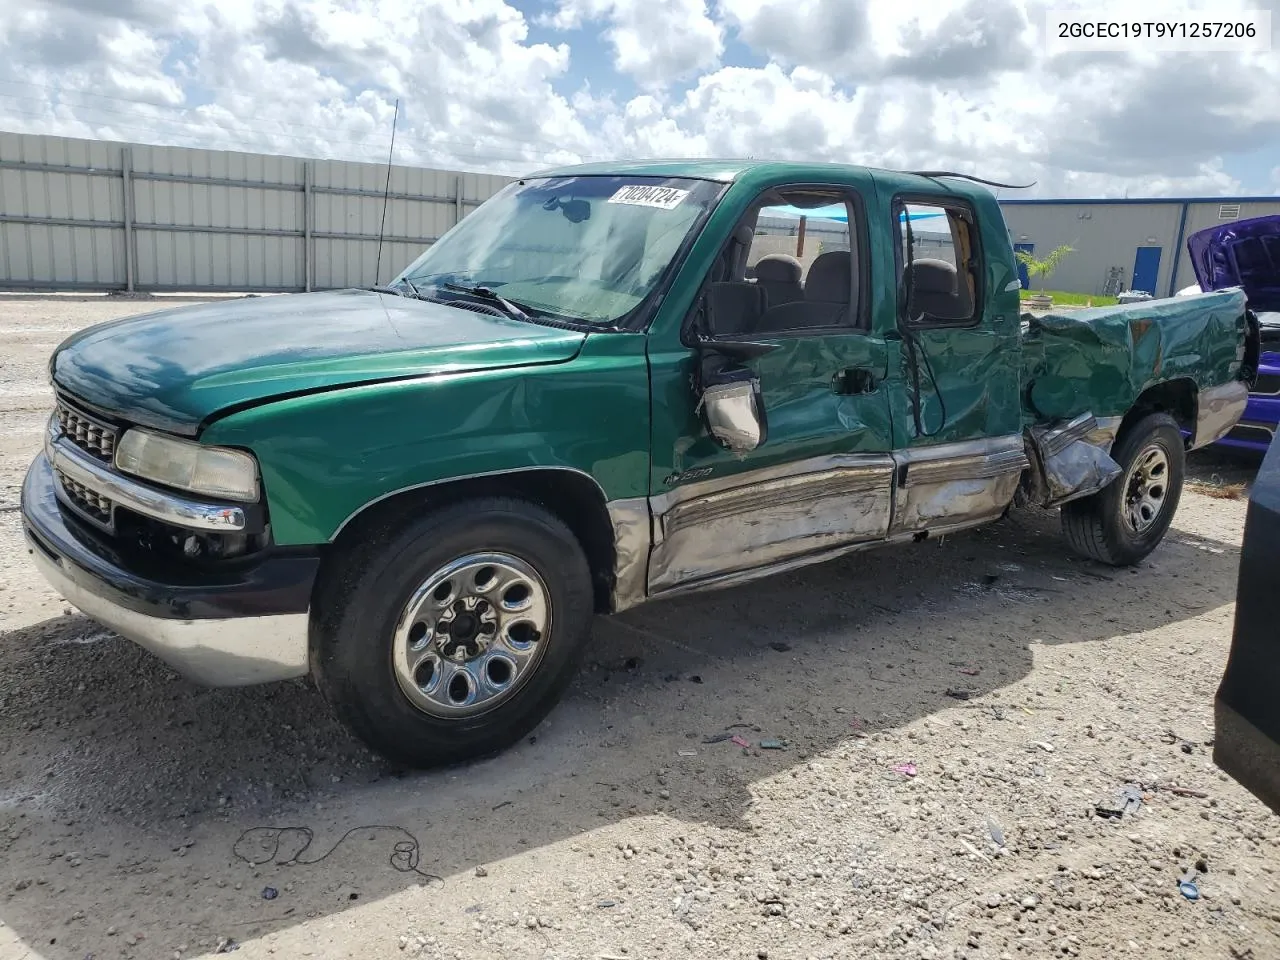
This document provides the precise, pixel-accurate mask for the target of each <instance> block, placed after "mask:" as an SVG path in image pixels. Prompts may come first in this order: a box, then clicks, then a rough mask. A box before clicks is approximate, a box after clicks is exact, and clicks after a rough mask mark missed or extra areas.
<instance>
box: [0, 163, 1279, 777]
mask: <svg viewBox="0 0 1280 960" xmlns="http://www.w3.org/2000/svg"><path fill="white" fill-rule="evenodd" d="M797 211H799V212H800V214H801V215H802V216H805V218H806V221H807V220H808V214H807V213H806V211H808V212H814V213H815V215H817V214H818V213H820V214H821V215H822V216H823V217H826V218H827V219H828V220H831V221H833V222H834V221H842V222H843V223H845V224H847V236H845V237H843V238H842V239H840V240H838V241H836V242H830V237H831V236H832V234H831V231H830V230H828V231H827V232H826V234H825V236H826V237H827V238H828V241H820V240H819V239H817V236H818V235H817V234H816V233H811V234H810V237H809V242H808V244H807V249H806V248H805V244H804V241H803V240H802V239H801V235H802V234H803V228H801V229H800V230H799V232H798V234H797V235H796V236H792V237H789V238H788V237H786V236H782V237H780V236H779V234H778V231H777V230H773V231H772V232H770V231H769V230H766V229H764V228H763V227H762V224H766V223H776V222H777V221H776V219H775V218H776V217H781V216H785V215H791V216H793V217H794V216H795V214H796V212H797ZM793 222H795V223H796V224H797V226H799V220H794V221H793ZM784 234H785V231H784ZM782 248H785V249H782ZM1018 289H1019V283H1018V276H1017V272H1016V266H1015V261H1014V256H1013V251H1012V248H1011V244H1010V238H1009V234H1008V230H1007V228H1006V227H1005V224H1004V220H1003V218H1002V216H1001V213H1000V208H999V206H998V205H997V203H996V201H995V199H994V197H993V195H992V194H991V193H990V191H988V190H986V189H985V188H983V187H982V186H981V185H980V184H978V183H975V182H974V181H973V179H972V178H966V177H962V176H959V175H956V174H947V173H941V172H925V173H901V172H891V171H884V170H876V169H867V168H863V167H854V166H840V165H823V164H801V163H765V162H715V161H665V162H664V161H649V162H627V163H622V162H618V163H610V164H600V165H588V166H578V167H572V168H567V169H560V170H553V171H549V172H545V173H541V174H538V175H537V176H532V177H529V178H526V179H523V180H519V181H516V182H513V183H511V184H509V185H508V186H507V187H505V188H504V189H503V190H502V191H501V192H500V193H498V194H497V195H496V196H494V197H493V198H492V199H490V200H489V201H487V202H486V203H485V204H483V205H482V206H481V207H480V208H479V209H477V210H476V211H475V212H474V213H472V214H471V215H469V216H468V217H466V218H465V219H464V220H462V221H461V222H460V223H459V224H458V225H457V226H455V227H454V228H453V229H451V230H450V231H449V232H448V233H447V234H446V235H445V236H443V237H441V238H440V239H439V240H438V241H436V242H435V243H434V244H432V245H431V246H430V247H429V248H428V249H427V250H426V251H425V252H424V253H423V254H422V255H421V256H420V257H419V258H418V259H417V260H415V261H414V262H413V263H412V264H410V265H409V266H408V267H407V268H405V270H404V271H403V272H402V273H401V274H400V275H399V277H397V278H396V280H394V281H393V282H392V283H391V284H390V285H388V286H387V287H380V288H375V289H351V290H340V291H328V292H320V293H310V294H289V295H283V296H276V297H265V298H250V299H241V300H235V301H228V302H221V303H210V304H203V305H196V306H187V307H181V308H178V309H171V310H165V311H162V312H158V313H153V314H150V315H146V316H137V317H130V318H127V319H122V320H118V321H114V322H110V323H106V324H102V325H99V326H95V327H91V328H88V329H86V330H83V331H81V332H79V333H77V334H75V335H74V336H72V337H70V338H68V339H67V340H66V342H64V343H63V344H61V345H60V346H59V347H58V348H57V350H56V351H55V353H54V354H53V357H52V359H51V361H50V366H49V374H50V379H51V382H52V385H53V388H54V391H55V394H56V409H55V411H54V413H53V415H52V417H51V419H50V420H49V425H48V431H47V437H46V440H45V444H44V450H43V452H42V453H40V454H39V455H38V456H37V457H36V459H35V461H34V463H33V464H32V466H31V468H30V471H29V473H28V475H27V478H26V481H25V484H24V487H23V493H22V516H23V521H24V527H25V530H26V533H27V536H28V542H29V547H30V553H31V556H32V557H33V559H34V561H35V562H36V564H37V565H38V566H39V568H40V569H41V571H42V572H43V574H44V575H45V576H46V577H47V579H48V580H49V582H50V583H51V584H53V586H54V587H55V588H56V589H57V590H58V591H59V592H60V593H61V594H62V595H63V596H64V597H65V598H66V599H67V600H68V601H70V602H71V603H73V604H74V605H75V606H77V607H78V608H79V609H80V610H82V611H83V612H84V613H85V614H86V615H88V616H89V617H91V618H93V619H95V620H97V621H99V622H101V623H102V624H104V625H105V626H107V627H109V628H111V629H113V630H115V631H117V632H118V633H119V634H121V635H122V636H125V637H128V638H130V639H132V640H134V641H135V642H137V643H139V644H141V645H143V646H144V647H146V648H147V649H149V650H151V651H153V652H154V653H155V654H157V655H158V656H160V657H161V658H163V659H164V660H166V661H167V662H168V663H170V664H171V665H172V666H173V667H174V668H176V669H177V670H178V671H180V672H181V673H183V674H184V675H186V676H188V677H190V678H192V679H193V680H196V681H199V682H202V683H206V684H214V685H235V684H249V683H258V682H265V681H273V680H280V679H286V678H296V677H302V676H307V675H310V676H311V677H312V678H314V680H315V682H316V684H317V685H318V687H319V688H320V690H321V691H322V693H323V695H324V696H325V697H326V698H327V700H328V701H329V703H330V704H331V705H332V706H333V708H334V709H335V711H336V712H337V713H338V715H339V716H340V717H341V718H342V720H343V721H344V722H345V723H346V724H347V725H348V726H349V728H350V729H351V730H352V731H354V733H355V734H357V735H358V736H359V737H361V738H362V739H363V740H364V741H365V742H366V743H367V744H369V745H370V746H371V747H372V748H373V749H375V750H376V751H378V752H379V753H381V754H383V755H384V756H386V757H388V758H389V759H392V760H394V761H396V762H398V763H402V764H407V765H413V766H426V765H433V764H437V763H447V762H456V761H460V760H465V759H468V758H472V757H476V756H480V755H484V754H489V753H493V752H495V751H498V750H501V749H503V748H504V747H506V746H507V745H509V744H511V743H512V742H514V741H515V740H517V739H518V738H520V737H522V736H524V735H525V734H527V733H528V732H529V731H530V730H531V729H533V728H534V727H535V726H536V725H537V724H538V723H539V722H540V721H541V720H542V718H543V717H544V716H545V715H546V714H547V713H548V712H549V711H550V710H551V709H552V707H553V706H554V705H555V704H556V702H557V700H558V698H559V697H560V696H561V695H562V693H563V691H564V690H565V688H566V685H567V684H568V683H569V681H570V680H571V678H572V676H573V674H574V671H575V670H576V667H577V664H578V661H579V658H580V656H581V655H582V653H583V648H584V646H585V644H586V643H587V642H588V638H589V635H590V632H591V623H592V618H593V616H594V615H596V614H610V613H616V612H618V611H622V610H626V609H628V608H630V607H634V606H635V605H637V604H640V603H643V602H646V601H649V600H656V599H659V598H662V597H670V596H676V595H681V594H686V593H688V592H690V591H696V590H703V589H708V588H713V587H720V586H725V585H730V584H739V583H743V582H745V581H748V580H750V579H752V578H755V577H760V576H764V575H767V574H770V573H773V572H776V571H781V570H787V569H793V568H795V567H798V566H801V565H803V564H808V563H813V562H816V561H821V560H824V559H827V558H830V557H834V556H837V555H839V554H842V553H846V552H848V551H852V550H860V549H865V548H868V547H872V546H880V545H885V544H894V543H899V542H903V541H921V540H925V539H927V538H932V537H937V536H940V535H943V534H948V533H951V532H953V531H957V530H963V529H965V528H968V527H974V526H976V525H979V524H984V523H988V522H990V521H993V520H996V519H998V518H1000V517H1001V516H1002V515H1004V514H1005V513H1006V511H1008V510H1009V509H1010V507H1011V506H1012V505H1014V504H1015V503H1017V504H1033V505H1040V506H1043V507H1046V508H1059V507H1060V508H1061V516H1062V526H1063V530H1064V533H1065V537H1066V541H1067V543H1068V545H1069V546H1070V547H1071V548H1072V549H1074V550H1076V551H1077V552H1079V553H1081V554H1083V555H1085V556H1087V557H1091V558H1094V559H1095V560H1098V561H1101V562H1104V563H1110V564H1133V563H1136V562H1138V561H1140V560H1141V559H1142V558H1143V557H1145V556H1146V555H1147V554H1148V553H1150V551H1151V550H1152V549H1154V548H1155V547H1156V546H1157V544H1158V543H1159V542H1160V540H1161V539H1162V537H1163V536H1164V534H1165V531H1166V530H1167V528H1168V526H1169V523H1170V520H1171V519H1172V516H1173V513H1174V511H1175V510H1176V508H1177V504H1178V498H1179V494H1180V491H1181V486H1182V480H1183V464H1184V457H1185V452H1186V450H1188V449H1192V448H1197V447H1201V446H1204V445H1205V444H1208V443H1210V442H1212V441H1214V440H1216V439H1217V438H1219V437H1221V436H1223V435H1224V434H1225V433H1226V432H1227V431H1228V430H1229V429H1230V428H1231V427H1232V425H1233V424H1234V423H1235V421H1236V420H1237V419H1238V417H1239V416H1240V414H1241V412H1242V410H1243V409H1244V405H1245V401H1246V397H1247V393H1248V388H1249V385H1250V384H1251V382H1252V379H1253V377H1254V375H1255V374H1254V370H1255V367H1256V364H1257V360H1258V337H1257V330H1256V322H1255V321H1254V319H1253V317H1252V314H1251V313H1250V312H1249V311H1248V310H1247V309H1246V305H1245V297H1244V295H1243V293H1241V292H1240V291H1238V290H1227V291H1221V292H1215V293H1206V294H1203V295H1199V296H1190V297H1181V298H1177V299H1171V300H1164V301H1152V302H1147V303H1141V304H1138V305H1134V306H1127V307H1119V308H1111V309H1092V310H1080V311H1074V312H1061V313H1050V314H1047V315H1043V316H1030V315H1023V314H1022V313H1021V311H1020V306H1019V296H1018Z"/></svg>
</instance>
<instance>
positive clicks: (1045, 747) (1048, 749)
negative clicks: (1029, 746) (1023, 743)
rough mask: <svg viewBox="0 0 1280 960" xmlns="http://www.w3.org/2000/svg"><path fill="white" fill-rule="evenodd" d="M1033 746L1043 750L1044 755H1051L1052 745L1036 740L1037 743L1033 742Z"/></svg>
mask: <svg viewBox="0 0 1280 960" xmlns="http://www.w3.org/2000/svg"><path fill="white" fill-rule="evenodd" d="M1035 746H1037V747H1039V748H1040V749H1041V750H1043V751H1044V752H1045V753H1053V744H1052V743H1046V742H1045V741H1043V740H1037V741H1036V742H1035Z"/></svg>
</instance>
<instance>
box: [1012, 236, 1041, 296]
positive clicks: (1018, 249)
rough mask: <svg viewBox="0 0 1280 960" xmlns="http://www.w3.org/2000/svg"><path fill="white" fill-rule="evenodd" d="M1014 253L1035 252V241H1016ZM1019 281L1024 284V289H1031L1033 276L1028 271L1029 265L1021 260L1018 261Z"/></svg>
mask: <svg viewBox="0 0 1280 960" xmlns="http://www.w3.org/2000/svg"><path fill="white" fill-rule="evenodd" d="M1013 252H1014V253H1028V254H1034V253H1035V252H1036V245H1035V244H1034V243H1015V244H1014V245H1013ZM1018 283H1020V284H1021V285H1022V289H1023V290H1030V289H1031V276H1030V274H1028V273H1027V265H1026V264H1025V263H1023V262H1022V261H1021V260H1019V261H1018Z"/></svg>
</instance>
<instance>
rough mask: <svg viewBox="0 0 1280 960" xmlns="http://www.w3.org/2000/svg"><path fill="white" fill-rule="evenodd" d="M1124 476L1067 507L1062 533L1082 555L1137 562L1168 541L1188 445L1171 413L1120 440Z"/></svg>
mask: <svg viewBox="0 0 1280 960" xmlns="http://www.w3.org/2000/svg"><path fill="white" fill-rule="evenodd" d="M1111 457H1112V459H1113V460H1115V461H1116V463H1118V464H1119V465H1120V470H1121V473H1120V476H1119V477H1117V478H1116V479H1115V480H1113V481H1112V482H1111V483H1110V484H1108V485H1107V486H1106V487H1104V488H1103V489H1102V490H1100V491H1098V492H1097V493H1095V494H1093V495H1091V496H1088V497H1082V498H1081V499H1079V500H1072V501H1071V502H1069V503H1066V504H1063V506H1062V532H1063V534H1064V536H1065V537H1066V541H1067V543H1068V545H1069V546H1070V547H1071V549H1072V550H1074V551H1075V552H1076V553H1078V554H1080V555H1081V556H1084V557H1088V558H1090V559H1092V560H1098V561H1100V562H1102V563H1106V564H1110V565H1111V566H1116V567H1120V566H1131V565H1133V564H1135V563H1138V562H1139V561H1141V560H1142V559H1144V558H1145V557H1146V556H1147V555H1148V554H1149V553H1151V551H1152V550H1154V549H1155V548H1156V547H1157V546H1158V545H1159V543H1160V541H1161V540H1163V539H1164V535H1165V533H1166V532H1168V530H1169V524H1170V523H1172V522H1173V515H1174V513H1175V512H1176V511H1177V509H1178V501H1179V499H1180V498H1181V496H1182V478H1183V473H1184V470H1185V467H1186V448H1185V447H1184V446H1183V443H1182V433H1181V431H1179V429H1178V424H1177V421H1175V420H1174V419H1173V418H1172V417H1170V416H1169V415H1168V414H1165V413H1152V414H1149V415H1147V416H1145V417H1143V418H1142V419H1141V420H1138V421H1137V422H1135V423H1134V424H1132V425H1131V426H1129V427H1128V428H1126V429H1125V431H1124V432H1123V433H1122V434H1121V435H1120V436H1119V437H1118V438H1117V439H1116V443H1115V445H1114V446H1113V447H1112V448H1111Z"/></svg>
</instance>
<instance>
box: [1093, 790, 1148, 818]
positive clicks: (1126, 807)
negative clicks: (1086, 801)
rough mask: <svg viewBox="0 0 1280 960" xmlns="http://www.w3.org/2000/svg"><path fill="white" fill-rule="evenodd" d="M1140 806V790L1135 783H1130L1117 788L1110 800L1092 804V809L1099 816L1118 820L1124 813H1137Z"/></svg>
mask: <svg viewBox="0 0 1280 960" xmlns="http://www.w3.org/2000/svg"><path fill="white" fill-rule="evenodd" d="M1141 806H1142V790H1141V788H1139V787H1138V785H1137V784H1136V783H1130V784H1126V785H1125V786H1124V788H1123V789H1120V790H1117V791H1116V793H1115V796H1113V797H1112V798H1111V799H1110V800H1103V801H1101V802H1100V803H1096V804H1094V807H1093V810H1094V812H1095V813H1096V814H1097V815H1098V816H1100V817H1104V818H1107V819H1111V820H1119V819H1120V818H1122V817H1123V816H1125V815H1126V814H1134V813H1137V812H1138V808H1139V807H1141Z"/></svg>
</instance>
